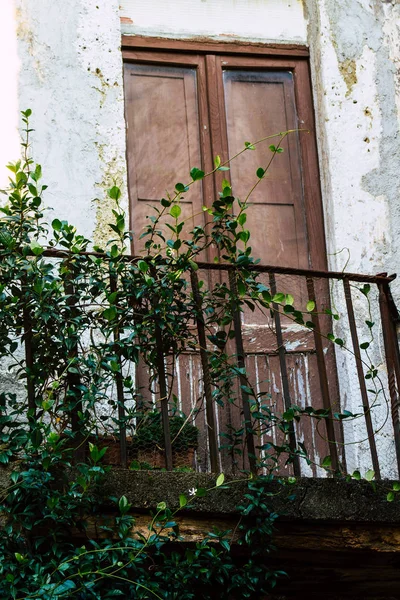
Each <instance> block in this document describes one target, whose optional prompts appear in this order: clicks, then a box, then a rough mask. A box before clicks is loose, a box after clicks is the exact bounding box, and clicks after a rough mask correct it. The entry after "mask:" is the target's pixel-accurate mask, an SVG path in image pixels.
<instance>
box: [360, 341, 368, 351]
mask: <svg viewBox="0 0 400 600" xmlns="http://www.w3.org/2000/svg"><path fill="white" fill-rule="evenodd" d="M360 348H361V349H362V350H366V349H367V348H369V342H363V343H362V344H360Z"/></svg>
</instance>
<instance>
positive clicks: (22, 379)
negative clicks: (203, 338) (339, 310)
mask: <svg viewBox="0 0 400 600" xmlns="http://www.w3.org/2000/svg"><path fill="white" fill-rule="evenodd" d="M30 115H31V112H30V111H29V110H27V111H24V112H23V113H22V116H23V122H24V125H25V130H24V131H25V139H24V142H23V144H22V147H23V156H22V159H21V160H19V161H17V162H16V163H13V164H10V165H8V167H9V169H10V172H11V178H10V189H9V190H8V191H7V196H8V201H7V204H6V205H5V206H4V207H3V208H1V209H0V210H1V218H0V358H1V360H2V362H3V364H6V365H7V366H8V370H9V373H10V376H9V378H8V379H7V378H4V379H3V381H7V384H6V385H4V386H3V389H1V390H0V462H1V463H2V464H3V465H8V468H9V469H10V484H9V486H8V488H7V489H6V490H4V493H3V496H2V497H1V499H0V511H1V518H2V527H1V531H0V595H1V597H2V598H5V599H6V598H13V599H22V598H29V599H33V598H42V599H56V598H66V597H74V598H80V599H86V598H88V599H89V598H113V597H117V596H123V597H125V598H163V599H168V600H172V599H174V598H177V599H178V598H179V599H180V600H186V599H190V598H198V597H201V598H204V599H207V598H217V597H219V598H259V597H260V595H262V594H264V593H267V592H268V590H270V589H271V588H272V587H274V585H275V584H276V582H277V580H278V578H279V577H280V576H282V575H283V574H282V573H281V572H279V571H276V570H274V569H272V568H270V567H269V565H268V561H267V560H266V556H267V554H268V553H269V552H270V551H271V549H272V544H271V538H272V534H273V526H274V521H275V520H276V518H277V515H275V514H273V513H272V512H271V511H270V508H269V505H268V495H269V484H270V482H271V480H272V479H278V481H280V480H279V477H277V475H276V473H277V469H278V467H279V465H280V464H282V461H283V460H284V461H285V462H286V463H287V464H291V463H293V461H295V460H298V459H300V458H301V459H303V460H305V461H309V462H310V458H309V456H308V453H307V448H306V447H305V446H304V444H298V445H297V446H296V447H293V445H292V444H291V443H290V434H291V431H292V428H293V422H294V421H296V420H299V419H301V418H313V419H317V420H320V421H323V420H324V419H333V420H336V421H342V420H344V419H353V418H356V417H357V416H358V415H354V414H352V413H351V412H349V411H344V412H342V413H339V412H338V413H337V414H335V415H331V414H330V413H329V411H327V410H324V409H314V408H312V407H307V408H301V407H299V406H297V405H293V406H291V407H290V408H289V409H287V410H286V411H285V412H284V413H283V414H282V415H279V414H277V413H276V411H274V410H273V409H272V408H271V403H270V402H269V395H268V394H267V393H266V392H264V391H262V390H261V391H260V390H258V389H256V388H255V386H254V384H253V383H252V382H251V379H250V378H249V377H248V374H247V372H246V368H245V366H244V365H243V364H240V363H239V362H238V361H237V360H236V359H235V353H234V352H233V351H232V342H233V341H234V340H235V337H236V335H237V331H236V330H235V319H237V318H238V315H239V318H240V313H241V312H242V311H243V310H244V308H245V309H246V310H250V311H255V310H259V311H261V312H262V313H263V314H271V315H272V316H273V315H274V314H276V313H279V315H281V316H282V317H285V318H286V319H290V320H291V321H292V322H293V323H295V324H296V325H298V326H301V327H304V328H305V330H313V329H314V328H315V323H314V321H313V318H312V317H313V314H314V312H315V310H316V307H315V302H314V301H313V300H309V301H308V302H307V305H306V306H305V307H303V308H302V309H300V308H298V307H296V305H295V304H296V303H295V299H294V296H293V295H291V294H289V293H287V292H285V293H283V292H279V291H277V292H275V291H274V292H273V291H271V288H270V287H268V286H266V285H265V283H263V282H262V281H261V279H260V276H259V274H258V272H257V271H256V270H254V269H252V267H253V266H254V265H256V264H257V260H256V259H255V258H254V257H253V255H252V249H251V246H250V237H251V232H250V231H249V230H248V229H246V220H247V215H246V210H247V208H248V205H249V201H250V198H251V194H252V193H253V191H254V190H255V189H256V187H257V185H259V183H260V182H261V181H262V180H263V179H264V178H265V177H266V176H267V175H268V170H269V168H270V166H271V164H272V162H273V161H274V160H279V154H281V153H282V152H283V147H282V142H283V140H284V139H285V138H286V136H288V135H290V134H292V133H293V132H290V131H286V132H283V133H279V134H276V135H274V136H269V138H264V139H263V140H259V141H256V142H246V143H245V145H244V148H243V150H242V151H241V152H239V153H238V154H237V155H236V156H235V157H232V158H231V159H230V161H231V160H233V159H237V158H239V156H240V155H241V154H242V153H244V152H251V151H252V150H254V148H255V147H256V145H258V144H261V143H265V142H267V143H270V142H271V141H274V143H273V144H271V143H270V145H269V148H268V153H269V154H268V158H267V159H266V162H265V165H264V166H262V167H259V168H258V169H257V172H256V177H255V182H254V185H253V186H252V188H251V189H250V191H249V193H248V194H247V196H246V197H245V198H244V199H242V200H240V199H238V198H236V197H235V196H234V194H233V191H232V187H231V184H230V182H229V180H228V179H224V180H223V181H222V189H221V191H220V193H219V195H218V197H217V198H216V199H215V200H214V202H213V204H212V206H211V207H204V208H203V212H204V214H205V215H206V217H207V219H206V223H205V225H204V226H196V227H194V228H193V229H192V230H190V226H189V224H188V222H187V221H186V220H185V219H184V218H183V216H182V199H183V198H184V197H185V194H187V193H188V192H189V191H190V188H191V187H192V186H193V185H196V184H198V183H197V182H200V181H202V180H203V179H204V178H205V177H207V176H210V175H212V174H214V173H215V172H220V171H223V172H224V171H225V172H227V171H229V164H230V161H226V162H222V161H221V159H220V157H218V156H217V157H216V158H215V162H214V169H213V170H212V171H211V172H210V173H205V172H204V171H202V170H201V169H200V168H197V167H194V168H192V170H191V172H190V181H189V182H188V183H180V182H178V183H177V184H176V186H175V190H174V191H173V193H171V194H169V195H167V196H166V198H163V199H161V200H160V204H159V206H158V207H157V208H156V209H155V213H154V215H152V216H151V217H150V220H149V223H148V226H147V227H146V229H145V231H144V232H143V234H142V236H141V241H142V244H143V252H141V253H140V255H138V256H137V257H135V258H133V257H129V256H128V254H127V253H128V251H129V245H130V236H131V232H129V231H128V230H127V224H126V216H125V214H124V211H123V210H122V209H121V206H120V197H121V192H120V190H119V188H118V187H117V186H115V185H114V186H112V187H111V188H110V190H109V192H108V195H109V201H110V202H113V205H114V209H113V216H114V221H113V222H112V223H110V225H109V226H110V231H111V232H112V236H111V237H112V239H111V240H110V242H109V244H108V245H107V247H105V248H97V247H94V248H92V244H91V241H90V240H89V239H87V238H85V237H84V236H82V235H80V234H79V233H78V232H77V230H76V228H75V227H74V226H73V225H71V224H70V223H68V222H67V221H65V220H61V219H58V218H55V219H53V220H52V222H51V223H49V222H48V221H47V220H46V219H45V218H44V216H45V209H44V205H43V198H42V195H43V192H44V191H45V190H46V185H44V184H43V183H42V169H41V167H40V165H37V164H35V163H34V161H33V159H32V158H31V157H30V153H29V143H30V142H29V136H30V133H31V131H32V129H31V128H30V124H29V117H30ZM211 246H212V247H213V249H214V251H215V249H217V258H216V260H217V261H219V262H220V263H221V262H223V263H224V264H225V265H230V267H231V270H230V277H229V281H227V280H224V279H223V278H222V279H221V280H219V281H217V282H214V284H213V285H210V284H209V283H208V282H206V280H205V279H200V280H198V285H199V296H198V297H196V296H195V294H193V293H192V292H191V290H190V287H189V283H188V282H189V279H190V277H191V276H193V274H194V273H195V274H196V277H198V264H197V263H198V261H199V260H200V258H201V256H204V252H205V251H206V250H207V249H208V248H209V247H211ZM361 291H362V292H363V294H364V295H365V296H366V297H368V290H367V289H366V288H365V287H364V289H362V290H361ZM199 303H200V304H199ZM199 306H200V307H201V311H200V309H199ZM331 316H333V317H334V318H336V313H335V314H334V313H332V311H331ZM194 318H197V319H199V320H202V322H203V323H204V326H205V330H206V332H207V338H208V346H207V349H206V351H207V360H208V363H209V365H210V377H211V386H212V390H213V396H212V398H213V402H214V404H215V406H217V407H220V408H222V409H223V408H224V407H226V406H229V405H231V406H234V407H236V408H238V407H239V406H240V401H241V399H243V398H244V399H245V402H246V403H247V406H248V408H249V415H250V416H247V417H246V416H245V417H244V418H242V419H241V423H240V426H239V427H236V426H234V425H230V427H228V428H227V429H226V430H225V431H224V432H223V434H222V436H221V439H220V440H219V448H220V451H222V452H226V453H228V454H229V456H230V457H231V464H232V465H233V466H234V469H235V470H236V471H237V472H238V473H241V481H242V480H243V477H244V478H247V479H248V483H247V492H246V494H245V497H244V498H243V503H242V504H241V505H240V506H239V507H238V508H237V510H238V513H239V515H241V517H240V523H239V525H238V528H237V532H236V533H237V534H238V543H239V544H242V545H243V546H245V547H246V560H241V559H240V558H237V557H235V554H234V553H233V552H232V547H231V543H230V542H231V537H232V532H215V531H214V532H210V533H209V534H208V535H206V536H205V537H204V539H203V540H202V541H201V542H199V543H197V544H195V545H191V546H190V547H184V548H183V549H182V547H181V548H180V549H177V546H176V545H174V544H171V543H170V542H174V541H178V540H179V539H180V537H179V527H178V525H177V522H176V513H177V510H189V509H190V507H191V506H192V505H193V503H194V502H196V500H197V498H201V497H202V496H204V495H205V494H218V493H220V490H221V489H225V488H226V486H227V485H234V483H229V484H228V483H227V481H226V480H225V477H224V475H223V474H220V475H219V476H218V477H217V478H216V482H215V486H213V487H212V488H211V489H209V490H206V489H204V488H199V489H194V490H191V491H190V492H189V491H188V490H183V491H182V493H181V494H180V497H179V508H178V509H177V510H172V509H171V508H169V507H168V506H167V505H166V503H165V502H163V501H161V502H160V503H159V504H158V506H157V507H155V508H154V512H153V513H152V515H151V517H150V520H149V525H148V533H147V535H144V534H143V532H141V531H138V530H136V529H135V519H134V517H132V516H131V509H132V507H131V505H130V504H129V502H128V500H127V498H126V497H125V496H122V497H120V498H114V497H110V498H108V499H107V500H108V502H109V503H111V504H112V506H113V508H114V516H109V517H108V518H106V517H105V516H104V518H102V511H103V510H104V503H105V499H104V498H103V497H102V492H101V489H102V483H103V482H104V479H105V477H106V475H107V472H108V471H109V469H110V466H107V464H106V460H105V459H106V458H107V456H108V453H109V450H108V449H107V444H104V443H102V436H104V435H105V434H107V433H108V435H114V436H115V437H117V436H118V434H119V432H120V431H124V432H126V433H128V434H129V435H130V438H131V440H132V442H131V444H130V452H131V453H132V454H131V455H130V454H129V452H128V458H129V459H130V461H129V462H130V466H131V468H133V469H134V468H144V467H143V461H140V460H139V458H138V457H139V450H140V449H141V448H142V447H144V446H145V445H146V444H149V445H151V444H154V443H156V444H158V445H159V446H160V445H162V436H161V434H160V431H162V428H161V422H162V421H161V420H160V419H161V417H160V407H159V405H158V404H157V403H156V404H154V403H153V404H152V405H149V403H148V401H147V400H146V399H144V398H143V396H142V393H141V390H138V389H137V386H136V380H135V375H134V373H135V368H136V366H137V365H138V364H139V363H140V364H143V365H145V368H146V369H147V372H148V374H149V378H150V384H151V385H152V386H153V388H152V389H154V386H156V385H157V384H159V385H161V383H160V381H159V379H160V356H161V357H162V360H161V363H162V362H163V357H173V359H174V360H176V359H177V358H178V357H179V356H181V355H182V354H183V353H185V352H188V351H189V352H198V351H199V341H198V337H197V334H196V330H195V328H194V327H193V319H194ZM370 323H371V327H370V329H372V325H373V323H372V319H370ZM368 326H369V325H368ZM328 337H329V339H331V340H332V341H333V342H334V343H336V344H337V345H338V346H344V343H343V341H342V340H341V339H340V338H337V337H336V336H334V335H333V334H332V336H328ZM364 346H365V348H364V350H367V348H368V346H367V345H366V343H364ZM362 347H363V346H362ZM167 362H168V361H167ZM173 372H174V370H173V368H171V369H167V371H166V377H167V379H169V380H171V379H172V378H173ZM367 376H368V377H369V378H370V379H373V380H375V379H376V378H377V377H378V373H377V370H376V369H375V368H374V367H373V366H372V367H369V368H368V373H367ZM15 382H18V384H17V385H16V383H15ZM7 386H8V387H7ZM121 395H122V397H123V398H124V403H123V407H122V406H121V404H122V403H121ZM161 400H163V398H161ZM168 400H170V401H171V402H170V406H172V409H170V414H169V425H170V428H171V433H172V437H173V440H174V443H176V445H178V444H179V443H180V447H181V448H185V449H186V448H187V447H195V446H196V443H197V437H198V431H197V428H196V426H195V417H196V414H197V411H198V409H197V408H196V407H195V408H194V409H193V413H192V414H190V415H184V414H181V411H179V407H177V406H175V408H174V397H173V385H172V380H171V381H168ZM175 404H176V403H175ZM122 408H123V410H122ZM238 410H241V409H238ZM164 426H165V424H164ZM272 430H276V431H279V432H280V441H279V442H276V441H275V442H274V441H273V440H272V439H269V440H268V441H266V438H267V437H268V436H270V434H271V431H272ZM129 435H128V438H129ZM160 436H161V437H160ZM249 436H252V437H253V438H254V439H255V440H256V443H255V446H254V451H253V453H252V451H251V450H249V449H248V448H247V450H246V451H245V447H246V440H247V439H248V437H249ZM108 439H109V438H108ZM155 440H156V442H155ZM144 464H145V466H146V463H144ZM128 466H129V465H128ZM147 466H150V467H151V465H147ZM322 466H323V467H326V468H327V470H329V471H331V470H332V469H331V464H330V462H329V460H325V463H323V464H322ZM256 474H258V476H256ZM395 491H396V490H395ZM93 519H94V520H96V522H98V527H97V529H96V531H95V532H93V531H91V529H90V523H91V522H93Z"/></svg>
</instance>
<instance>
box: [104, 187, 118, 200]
mask: <svg viewBox="0 0 400 600" xmlns="http://www.w3.org/2000/svg"><path fill="white" fill-rule="evenodd" d="M107 193H108V196H109V198H111V200H116V201H117V200H119V199H120V197H121V190H120V189H119V187H117V186H116V185H114V186H113V187H112V188H110V189H109V190H108V192H107Z"/></svg>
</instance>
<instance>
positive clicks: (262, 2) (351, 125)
mask: <svg viewBox="0 0 400 600" xmlns="http://www.w3.org/2000/svg"><path fill="white" fill-rule="evenodd" d="M0 28H1V30H2V35H0V47H1V51H2V52H1V54H2V60H1V61H0V76H1V80H2V82H3V86H4V89H5V90H6V93H2V99H1V111H0V133H1V136H0V161H1V166H0V188H2V187H4V185H5V183H6V171H5V170H4V168H3V166H2V165H3V163H4V162H6V161H8V160H13V159H15V158H16V157H17V156H16V154H17V152H18V130H17V125H18V119H19V111H20V110H24V109H26V108H31V109H32V110H33V117H32V125H33V127H34V128H35V130H36V131H35V133H34V136H33V145H32V149H33V152H34V156H35V159H36V160H37V161H38V162H40V163H41V164H42V165H43V171H44V179H45V182H46V183H47V184H48V185H49V189H48V192H47V193H46V202H47V204H48V206H50V207H52V208H54V210H55V212H57V216H58V217H60V218H66V219H68V220H69V221H70V222H72V223H75V224H76V225H77V226H78V228H79V230H80V231H81V232H82V233H84V234H86V235H89V236H91V235H94V237H95V240H96V242H97V243H100V244H101V243H104V242H105V241H106V239H107V237H108V235H109V232H108V230H107V227H106V223H107V222H108V220H109V219H108V216H109V214H110V211H111V206H110V202H109V201H108V200H106V192H105V190H106V189H107V188H108V187H109V186H110V185H112V184H113V183H114V182H115V183H117V184H118V185H120V186H122V188H123V191H124V203H125V204H126V202H127V200H126V163H125V122H124V113H123V108H124V107H123V87H122V60H121V53H120V41H121V33H124V34H129V35H135V34H140V35H149V36H164V37H169V38H193V37H196V38H199V37H201V38H218V39H219V40H248V41H261V42H263V41H264V42H276V43H285V42H286V43H288V42H292V43H293V42H295V43H299V44H307V45H309V47H310V53H311V59H310V61H311V69H312V84H313V90H314V102H315V113H316V122H317V140H318V148H319V160H320V171H321V188H322V195H323V204H324V214H325V229H326V241H327V250H328V260H329V266H330V267H331V268H332V269H338V270H340V269H342V268H343V267H344V266H346V268H347V269H348V270H351V271H353V272H354V271H361V272H366V273H376V272H383V271H388V272H396V271H400V246H399V242H398V240H399V234H400V195H399V191H400V179H399V176H398V174H399V172H400V136H399V122H400V119H399V116H400V78H399V67H400V3H399V2H398V0H393V1H388V0H318V1H316V0H302V1H301V0H151V1H150V0H121V1H120V3H118V2H117V1H116V0H69V1H68V2H63V3H61V2H60V1H59V0H58V1H55V0H3V2H2V3H1V4H0ZM393 289H394V292H395V297H396V296H397V300H398V302H400V293H399V292H400V287H398V286H396V285H395V286H394V288H393ZM340 301H341V300H340V298H338V302H339V303H340ZM338 331H339V333H341V332H340V326H339V330H338ZM376 335H377V336H378V337H379V339H378V342H379V343H380V346H381V345H382V344H381V337H380V336H381V333H380V332H378V331H377V333H376ZM338 362H339V371H340V381H341V388H342V394H343V397H344V398H345V406H344V408H349V409H351V408H353V409H354V408H356V409H357V408H359V405H358V400H354V398H356V397H357V393H356V386H357V384H356V380H355V370H354V365H353V364H352V362H351V360H349V359H348V358H343V357H342V356H341V357H339V358H338ZM377 364H378V366H379V368H380V369H381V370H382V374H383V376H384V370H383V366H382V357H381V356H380V355H379V353H378V355H377ZM382 410H383V409H382ZM377 419H378V421H377V423H376V426H377V427H379V426H380V424H381V422H383V420H384V412H382V413H381V415H380V416H379V415H378V417H377ZM389 423H390V420H389ZM357 428H358V426H354V425H352V426H350V427H349V428H348V429H347V430H346V435H347V439H348V440H349V441H357V439H361V438H362V435H363V432H362V426H361V425H360V427H359V429H357ZM380 435H381V439H380V442H379V444H380V446H381V452H382V453H383V454H384V455H385V461H386V472H387V474H388V475H390V474H392V475H393V470H392V464H393V457H394V454H393V445H392V443H391V430H390V427H389V425H388V424H386V426H385V427H384V428H383V429H382V431H381V434H380ZM352 448H353V450H351V451H350V454H351V452H352V456H353V458H352V459H351V462H352V464H351V465H349V467H350V468H351V467H352V466H354V468H355V467H356V466H359V465H360V464H361V463H362V461H363V460H364V464H365V466H366V467H367V466H368V460H367V459H365V448H364V446H363V444H354V446H353V447H352Z"/></svg>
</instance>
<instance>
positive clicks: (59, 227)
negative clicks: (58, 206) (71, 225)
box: [51, 219, 62, 231]
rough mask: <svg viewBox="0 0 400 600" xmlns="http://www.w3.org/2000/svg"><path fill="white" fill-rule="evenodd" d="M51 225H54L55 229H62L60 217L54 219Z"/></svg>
mask: <svg viewBox="0 0 400 600" xmlns="http://www.w3.org/2000/svg"><path fill="white" fill-rule="evenodd" d="M51 226H52V227H53V229H54V231H61V228H62V223H61V221H60V219H54V221H53V222H52V224H51Z"/></svg>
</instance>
